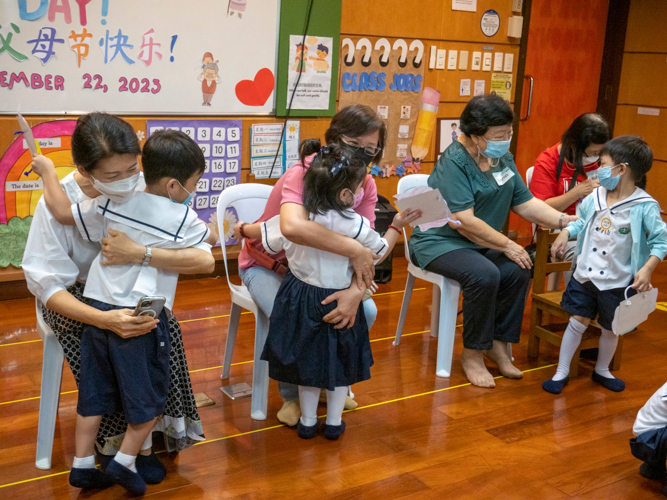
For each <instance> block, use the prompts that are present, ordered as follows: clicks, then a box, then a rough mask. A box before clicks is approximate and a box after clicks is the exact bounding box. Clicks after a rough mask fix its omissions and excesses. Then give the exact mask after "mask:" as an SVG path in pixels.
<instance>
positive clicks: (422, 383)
mask: <svg viewBox="0 0 667 500" xmlns="http://www.w3.org/2000/svg"><path fill="white" fill-rule="evenodd" d="M404 269H405V261H404V260H403V259H397V260H394V279H393V281H392V282H391V283H390V284H388V285H382V286H380V290H379V293H378V294H377V295H376V297H375V301H376V303H377V306H378V308H379V315H378V320H377V323H376V324H375V326H374V328H373V330H372V331H371V339H372V341H373V343H372V344H371V345H372V347H373V355H374V357H375V366H374V367H373V369H372V379H371V380H369V381H367V382H364V383H361V384H358V385H356V386H355V387H354V392H355V393H356V399H357V401H358V402H359V408H358V409H357V410H356V411H353V412H348V413H346V414H345V415H344V416H343V418H344V420H345V421H346V422H347V431H346V432H345V434H344V435H343V437H342V438H341V439H340V440H339V441H337V442H329V441H326V440H325V439H324V438H323V437H321V436H320V437H317V438H315V439H313V440H310V441H304V440H301V439H299V438H298V437H297V435H296V431H295V430H293V429H290V428H287V427H284V426H281V425H280V423H279V422H278V421H277V420H276V418H275V414H276V412H277V411H278V409H280V406H281V403H282V401H281V399H280V397H279V395H278V391H277V387H276V385H275V382H272V383H271V390H270V395H269V418H268V420H266V421H263V422H258V421H254V420H251V419H250V417H249V414H250V399H242V400H237V401H231V400H229V399H227V397H226V396H224V395H223V394H222V393H221V392H220V390H219V388H220V387H221V386H222V385H223V381H221V380H220V373H221V367H220V364H221V360H222V354H223V349H224V339H225V335H226V330H227V321H228V316H227V315H228V313H229V293H228V289H227V286H226V282H225V280H224V278H220V279H204V280H197V281H185V282H181V283H179V289H178V294H177V297H176V305H175V312H176V315H177V317H178V318H179V319H180V321H181V324H182V326H183V337H184V342H185V348H186V352H187V357H188V362H189V366H190V369H191V370H192V372H191V374H192V381H193V384H194V388H195V392H204V393H206V394H207V395H208V396H209V397H211V398H212V399H214V400H215V403H216V404H215V406H211V407H207V408H202V409H200V415H201V418H202V421H203V425H204V431H205V433H206V437H207V438H208V440H207V441H205V442H203V443H201V444H200V445H197V446H194V447H192V448H190V449H188V450H185V451H183V452H181V453H180V454H178V455H167V454H162V455H160V456H161V458H162V459H163V460H164V461H165V462H166V463H167V467H168V470H169V473H168V476H167V478H166V479H165V481H164V482H163V483H162V484H160V485H156V486H149V488H148V494H147V495H150V496H154V497H158V498H163V499H171V498H187V499H194V498H243V499H251V498H252V499H254V498H272V499H275V498H290V499H292V498H382V499H390V498H415V499H422V498H438V499H442V498H447V499H454V498H462V499H475V498H479V499H491V498H493V499H514V498H517V499H524V498H525V499H538V498H539V499H543V500H548V499H561V498H582V499H603V498H604V499H607V498H609V499H622V498H627V499H650V498H663V497H662V485H661V484H658V483H657V482H655V481H649V480H647V479H644V478H643V477H641V476H640V475H639V474H638V468H639V461H637V460H636V459H634V458H633V457H632V456H631V455H630V450H629V446H628V439H629V438H630V437H631V429H632V423H633V421H634V418H635V415H636V413H637V410H638V409H639V408H640V407H641V406H642V405H643V404H644V402H645V401H646V400H647V399H648V397H649V396H650V395H651V394H652V393H653V392H654V391H655V390H656V389H657V388H658V387H659V386H660V385H662V384H663V383H664V382H665V379H667V370H666V369H665V366H666V364H667V363H666V358H665V352H666V351H667V337H666V336H665V324H666V323H667V312H665V311H661V310H659V311H656V312H655V313H654V314H653V315H652V316H651V318H650V319H649V321H648V322H647V323H645V324H644V325H642V327H641V330H640V331H638V332H635V333H632V334H629V335H628V337H627V339H626V342H625V350H624V353H623V364H622V368H621V370H620V371H619V372H617V373H616V374H617V375H618V376H619V377H621V378H622V379H624V380H625V381H626V382H627V389H626V390H625V392H622V393H619V394H617V393H612V392H609V391H607V390H605V389H603V388H601V387H600V386H599V385H596V384H594V383H593V382H592V381H591V379H590V374H591V371H592V368H593V364H592V363H591V362H587V361H582V362H581V369H580V376H579V377H578V378H577V379H574V380H572V381H571V382H570V384H569V386H568V387H566V389H565V390H564V392H563V394H562V395H561V396H552V395H551V394H548V393H546V392H544V391H543V390H542V389H541V384H542V382H543V381H544V380H545V379H547V378H548V377H550V376H551V375H553V373H554V371H555V367H554V363H555V362H556V361H557V354H558V353H557V351H556V349H555V348H553V347H549V346H543V347H542V350H541V353H540V357H539V359H537V360H533V361H528V360H527V357H526V344H527V328H528V314H526V316H525V318H524V331H523V338H522V342H521V344H520V345H519V346H516V347H515V349H514V356H515V358H516V364H517V366H518V367H520V368H521V369H523V370H525V376H524V378H523V380H518V381H517V380H507V379H504V378H498V380H497V381H496V383H497V387H496V388H495V389H492V390H488V389H479V388H476V387H472V386H470V384H468V383H467V381H466V379H465V377H464V374H463V371H462V369H461V366H460V364H459V362H458V359H459V354H460V351H461V347H462V345H461V340H460V336H459V337H458V338H457V342H456V347H455V354H454V367H453V374H452V377H451V378H449V379H442V378H436V377H435V353H436V346H437V342H436V339H433V338H431V337H430V336H429V333H428V329H429V322H430V298H431V286H430V285H429V284H427V283H424V282H419V281H418V282H417V284H416V289H415V292H414V293H413V297H412V303H411V306H410V313H409V316H408V320H407V322H406V325H405V330H404V332H405V334H404V336H403V341H402V343H401V345H400V346H399V347H394V346H393V345H392V340H393V335H394V333H395V328H396V323H397V321H398V314H399V310H400V306H401V300H402V298H403V288H404V284H405V277H406V272H405V270H404ZM663 272H664V271H663ZM653 284H654V285H656V286H658V287H659V288H664V289H665V290H667V276H655V277H654V282H653ZM666 297H667V294H665V293H661V294H660V297H659V300H663V301H664V300H666ZM529 309H530V307H529V306H528V307H527V308H526V310H527V311H529ZM253 329H254V322H253V316H252V315H250V314H246V315H243V316H242V317H241V324H240V331H239V335H238V338H237V346H236V350H235V352H234V366H233V367H232V371H231V373H232V375H231V379H230V382H231V383H237V382H243V381H246V382H251V373H252V362H251V360H252V347H253ZM41 358H42V344H41V341H40V340H39V338H38V335H37V332H36V331H35V313H34V301H32V300H29V299H21V300H13V301H5V302H0V370H1V374H0V471H2V474H0V498H4V499H37V498H40V499H41V498H76V497H81V498H89V497H94V498H100V499H103V498H104V499H105V498H125V497H126V495H125V493H124V492H123V490H121V489H120V487H117V486H116V487H113V488H110V489H108V490H106V491H103V492H99V493H95V494H88V493H86V494H82V493H81V492H80V491H79V490H76V489H73V488H70V487H69V485H68V468H69V467H70V466H71V463H72V457H73V454H74V443H73V433H74V423H75V414H76V398H77V394H76V387H75V384H74V380H73V378H72V375H71V373H70V371H69V368H65V374H64V376H63V384H62V396H61V398H60V410H59V415H58V423H57V427H56V439H55V443H54V452H53V468H52V469H51V470H50V471H42V470H38V469H36V468H35V466H34V460H35V441H36V436H37V421H38V409H39V388H40V377H41V364H42V363H41ZM494 374H497V370H494ZM227 383H228V382H227V381H224V385H226V384H227ZM324 412H325V407H321V413H322V414H323V413H324Z"/></svg>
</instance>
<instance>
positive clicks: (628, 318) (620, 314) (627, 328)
mask: <svg viewBox="0 0 667 500" xmlns="http://www.w3.org/2000/svg"><path fill="white" fill-rule="evenodd" d="M626 292H627V290H626ZM657 301H658V289H657V288H653V289H651V290H649V291H648V292H640V293H638V294H637V295H633V296H632V297H630V298H629V299H623V300H622V301H621V303H620V304H619V305H618V307H617V308H616V311H614V319H613V320H612V322H611V331H612V332H614V333H615V334H616V335H625V334H626V333H628V332H631V331H632V330H634V329H635V328H637V327H638V326H639V325H641V324H642V323H643V322H644V321H646V320H647V319H648V315H649V314H651V313H652V312H653V311H655V309H656V305H657Z"/></svg>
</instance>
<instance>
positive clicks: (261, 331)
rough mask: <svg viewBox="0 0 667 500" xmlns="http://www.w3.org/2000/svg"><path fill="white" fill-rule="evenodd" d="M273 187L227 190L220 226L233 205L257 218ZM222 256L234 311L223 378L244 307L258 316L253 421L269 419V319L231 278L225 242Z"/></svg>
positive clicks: (220, 202)
mask: <svg viewBox="0 0 667 500" xmlns="http://www.w3.org/2000/svg"><path fill="white" fill-rule="evenodd" d="M271 190H272V186H267V185H264V184H237V185H236V186H231V187H228V188H227V189H225V190H224V191H223V192H222V193H221V194H220V198H219V199H218V210H217V214H218V227H219V228H220V231H222V228H223V227H224V215H225V210H226V209H227V207H229V206H233V207H234V209H235V210H236V213H237V215H238V216H239V220H242V221H255V220H257V219H259V217H260V216H261V215H262V213H263V212H264V207H265V206H266V202H267V200H268V199H269V195H270V194H271ZM221 246H222V257H223V259H224V261H225V274H226V275H227V284H228V285H229V290H230V292H231V295H232V310H231V312H230V315H229V328H228V330H227V340H226V342H225V355H224V360H223V363H222V376H221V377H220V378H221V379H223V380H225V379H228V378H229V369H230V368H231V364H232V353H233V352H234V343H235V341H236V332H237V330H238V326H239V320H240V319H241V310H242V309H247V310H248V311H250V312H252V313H253V314H254V315H255V353H254V358H253V359H254V363H253V368H252V403H251V408H250V417H251V418H253V419H254V420H266V409H267V404H268V398H269V363H268V362H266V361H262V360H261V359H260V356H261V355H262V350H263V349H264V343H265V342H266V337H267V336H268V334H269V318H268V317H267V316H266V315H265V314H264V313H263V312H262V311H261V309H259V308H258V307H257V304H256V303H255V301H253V300H252V297H251V296H250V292H249V291H248V289H247V288H246V287H245V285H235V284H233V283H232V282H231V281H230V280H229V269H228V266H227V249H226V248H225V244H224V241H223V242H222V245H221Z"/></svg>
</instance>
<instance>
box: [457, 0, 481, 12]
mask: <svg viewBox="0 0 667 500" xmlns="http://www.w3.org/2000/svg"><path fill="white" fill-rule="evenodd" d="M452 10H464V11H466V12H477V0H452Z"/></svg>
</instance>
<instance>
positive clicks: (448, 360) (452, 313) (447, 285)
mask: <svg viewBox="0 0 667 500" xmlns="http://www.w3.org/2000/svg"><path fill="white" fill-rule="evenodd" d="M427 180H428V175H426V174H412V175H406V176H405V177H402V178H401V180H399V181H398V194H403V193H407V192H408V191H410V190H411V189H414V188H416V187H421V186H427ZM403 240H404V242H405V245H404V248H405V258H406V259H407V261H408V280H407V283H406V284H405V294H404V295H403V304H402V305H401V314H400V316H399V318H398V327H397V328H396V340H394V345H395V346H397V345H399V344H400V342H401V334H402V333H403V325H404V324H405V318H406V316H407V314H408V306H409V305H410V298H411V297H412V288H413V286H414V284H415V278H419V279H422V280H424V281H428V282H429V283H433V299H432V305H431V337H438V352H437V356H436V368H435V374H436V376H438V377H449V376H450V375H451V372H452V355H453V353H454V336H455V333H456V316H457V314H456V313H457V309H458V306H459V295H460V293H461V286H460V285H459V283H458V282H457V281H454V280H451V279H449V278H445V277H444V276H440V275H439V274H435V273H430V272H428V271H424V270H423V269H420V268H419V267H417V266H415V265H414V263H413V262H412V260H411V259H410V249H409V248H408V237H407V233H406V231H405V228H404V229H403Z"/></svg>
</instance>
